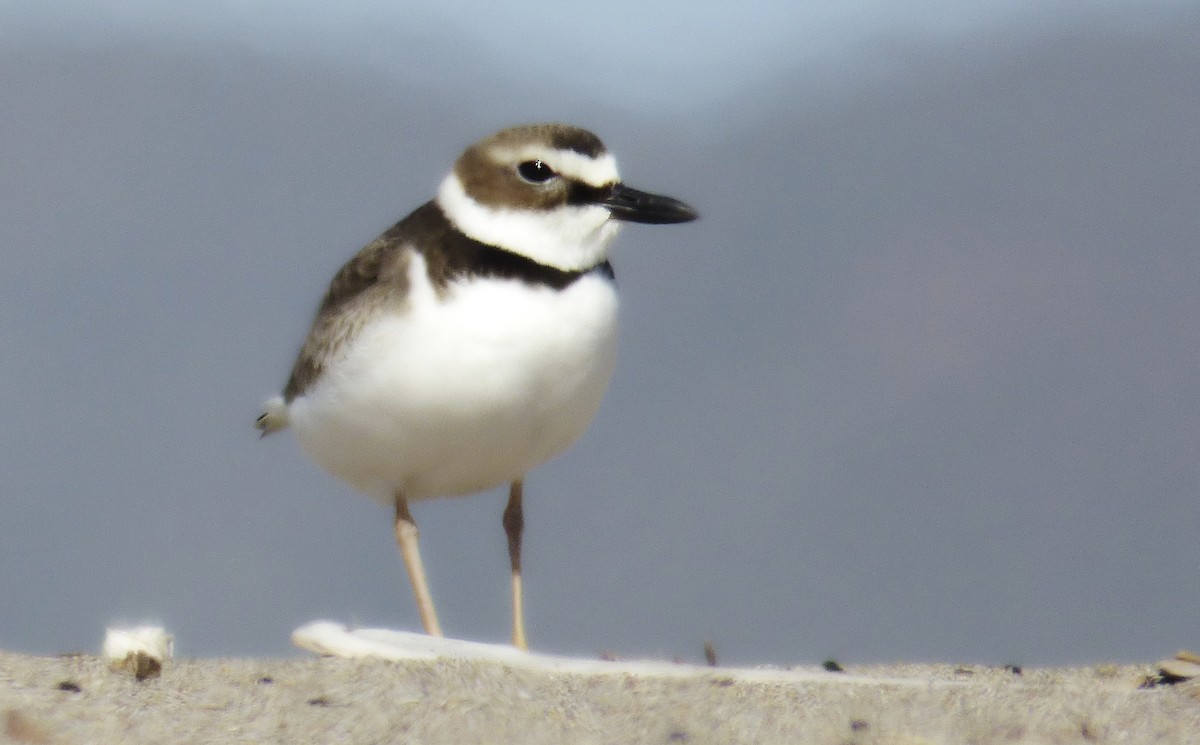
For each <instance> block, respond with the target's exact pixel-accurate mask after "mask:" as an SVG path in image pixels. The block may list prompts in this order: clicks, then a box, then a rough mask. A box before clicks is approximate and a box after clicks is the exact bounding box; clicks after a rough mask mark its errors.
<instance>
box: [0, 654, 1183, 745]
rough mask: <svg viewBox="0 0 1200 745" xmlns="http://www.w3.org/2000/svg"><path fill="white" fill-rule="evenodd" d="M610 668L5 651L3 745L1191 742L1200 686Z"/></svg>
mask: <svg viewBox="0 0 1200 745" xmlns="http://www.w3.org/2000/svg"><path fill="white" fill-rule="evenodd" d="M612 665H613V667H612V669H611V671H609V670H607V669H604V668H601V669H599V670H593V671H591V672H586V673H583V672H561V671H558V672H555V671H546V670H538V669H530V668H523V667H521V666H513V665H509V664H505V663H504V662H499V661H469V660H409V661H399V662H397V661H380V660H350V659H335V658H319V659H318V658H308V659H305V658H299V659H262V660H253V659H231V660H221V659H201V660H187V659H179V660H170V661H168V662H167V663H166V666H165V667H164V668H163V670H162V675H161V676H160V677H157V678H149V679H146V680H143V681H140V682H139V681H137V680H136V679H135V678H134V677H133V676H132V675H131V674H129V673H127V672H114V671H112V670H110V669H109V668H108V666H107V664H106V663H105V662H104V661H103V660H101V659H100V658H98V657H93V656H89V655H75V656H64V657H35V656H29V655H22V654H14V653H8V652H0V728H2V732H3V734H2V735H0V741H4V742H16V743H212V744H217V743H388V742H397V743H456V744H457V743H693V744H694V743H723V744H727V743H756V744H759V743H793V744H794V743H823V744H824V743H828V744H833V745H841V744H852V743H853V744H858V743H863V744H865V743H905V744H907V745H915V744H916V743H1189V742H1191V743H1200V679H1194V680H1190V681H1187V682H1183V683H1179V684H1176V685H1170V686H1166V685H1162V686H1157V687H1154V688H1149V689H1139V687H1138V685H1139V684H1140V683H1142V682H1143V681H1144V680H1145V679H1146V677H1147V676H1149V675H1152V674H1153V673H1154V671H1155V668H1154V666H1153V665H1145V666H1136V667H1135V666H1111V665H1109V666H1097V667H1088V668H1071V669H1025V670H1023V671H1021V672H1020V673H1014V672H1013V671H1011V670H1006V669H1003V668H988V667H979V666H961V667H955V666H948V665H919V664H897V665H882V666H871V667H853V666H849V667H847V669H846V671H845V672H843V673H836V672H826V671H824V670H821V669H820V668H804V669H796V670H790V671H789V670H733V669H725V668H719V667H717V668H703V667H690V668H688V667H681V668H678V669H677V670H676V671H675V672H673V673H667V674H654V673H653V672H649V673H648V672H646V671H645V670H644V669H643V670H642V671H641V672H636V673H631V672H628V671H627V670H624V669H622V663H620V662H615V663H612ZM663 667H669V666H663Z"/></svg>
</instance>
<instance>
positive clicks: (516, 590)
mask: <svg viewBox="0 0 1200 745" xmlns="http://www.w3.org/2000/svg"><path fill="white" fill-rule="evenodd" d="M523 490H524V482H523V481H522V480H521V479H517V480H516V481H514V482H512V486H510V487H509V489H508V506H507V507H505V508H504V520H503V523H504V533H505V534H506V535H507V536H508V560H509V562H510V563H511V564H512V603H513V633H512V643H513V646H514V647H516V648H517V649H524V650H528V649H529V645H528V644H527V643H526V641H525V601H524V599H523V598H522V595H521V531H522V530H523V529H524V528H525V516H524V513H523V512H522V511H521V498H522V492H523Z"/></svg>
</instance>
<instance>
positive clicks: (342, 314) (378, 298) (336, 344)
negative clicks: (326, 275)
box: [283, 222, 410, 403]
mask: <svg viewBox="0 0 1200 745" xmlns="http://www.w3.org/2000/svg"><path fill="white" fill-rule="evenodd" d="M403 226H404V223H403V222H401V223H397V224H396V225H395V226H393V227H392V228H391V229H389V230H388V231H387V232H386V233H384V234H383V235H381V236H379V237H378V238H376V239H375V240H374V241H372V242H371V243H370V244H368V245H367V246H366V247H364V248H363V249H362V250H361V251H359V252H358V254H357V255H356V256H355V257H354V258H353V259H351V260H350V261H348V262H346V265H345V266H343V267H342V268H341V269H340V270H338V273H337V274H335V275H334V277H333V281H332V282H330V284H329V290H328V291H327V292H326V293H325V297H324V299H322V300H321V307H320V309H318V310H317V316H316V318H315V319H314V320H313V325H312V329H311V330H310V331H309V332H308V338H307V339H305V341H304V346H302V347H301V348H300V355H299V357H297V358H296V364H295V366H294V367H293V368H292V374H291V376H290V377H289V378H288V382H287V386H285V387H284V389H283V398H284V400H285V401H287V402H288V403H290V402H291V401H292V399H294V398H296V397H297V396H301V395H304V393H305V392H306V391H307V390H308V389H309V387H310V386H311V385H312V384H313V382H314V381H315V380H316V379H317V378H318V377H320V375H321V373H322V371H324V369H325V365H326V364H327V363H328V362H329V360H330V359H331V358H333V356H334V355H336V354H337V352H338V350H339V349H341V348H342V347H343V345H345V344H346V343H347V342H349V341H350V340H351V339H353V338H354V337H355V335H357V334H358V332H359V330H360V329H361V328H362V327H363V324H364V323H365V322H366V321H367V320H368V319H370V318H372V317H373V316H374V315H375V314H376V313H378V312H379V311H380V310H382V309H383V308H385V307H388V306H389V305H392V304H397V305H398V304H402V303H403V302H404V297H405V295H406V294H407V292H408V263H409V251H410V249H409V247H408V244H409V241H408V240H406V238H405V231H404V230H403V229H402V228H403Z"/></svg>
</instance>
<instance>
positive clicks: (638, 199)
mask: <svg viewBox="0 0 1200 745" xmlns="http://www.w3.org/2000/svg"><path fill="white" fill-rule="evenodd" d="M601 204H603V205H604V206H605V207H607V208H608V211H609V212H611V213H612V216H613V218H615V219H617V220H628V221H629V222H641V223H646V224H648V225H671V224H674V223H678V222H691V221H692V220H695V219H696V218H697V217H699V215H697V214H696V210H694V209H692V208H691V207H689V206H687V205H686V204H684V203H683V202H681V201H679V200H678V199H672V198H671V197H664V196H660V195H658V194H648V193H646V192H644V191H638V190H637V189H631V188H629V187H628V186H626V185H624V184H613V186H612V189H611V190H610V191H609V193H608V197H607V198H605V199H604V201H603V202H601Z"/></svg>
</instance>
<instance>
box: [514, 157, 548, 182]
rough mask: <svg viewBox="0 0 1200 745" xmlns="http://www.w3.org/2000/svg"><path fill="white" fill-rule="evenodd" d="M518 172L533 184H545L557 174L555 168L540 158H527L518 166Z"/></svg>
mask: <svg viewBox="0 0 1200 745" xmlns="http://www.w3.org/2000/svg"><path fill="white" fill-rule="evenodd" d="M517 173H519V174H521V178H523V179H525V180H526V181H528V182H529V183H531V184H543V183H545V182H547V181H549V180H550V179H552V178H554V177H555V176H556V175H558V174H556V173H555V172H554V169H553V168H551V167H550V166H548V165H546V164H545V163H544V162H542V161H540V160H527V161H525V162H524V163H522V164H521V165H519V166H517Z"/></svg>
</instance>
